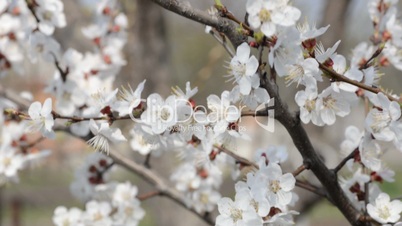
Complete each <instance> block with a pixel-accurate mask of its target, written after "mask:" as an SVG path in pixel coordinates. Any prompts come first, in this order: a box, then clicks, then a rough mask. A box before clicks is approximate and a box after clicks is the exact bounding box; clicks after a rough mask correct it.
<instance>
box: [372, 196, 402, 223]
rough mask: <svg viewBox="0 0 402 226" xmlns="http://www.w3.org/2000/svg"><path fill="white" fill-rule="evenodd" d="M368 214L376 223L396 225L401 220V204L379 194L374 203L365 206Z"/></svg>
mask: <svg viewBox="0 0 402 226" xmlns="http://www.w3.org/2000/svg"><path fill="white" fill-rule="evenodd" d="M367 212H368V214H369V215H370V216H371V217H372V218H373V219H374V220H376V221H377V222H378V223H381V224H386V223H396V222H397V221H398V220H399V218H401V215H400V214H401V212H402V202H401V201H399V200H393V201H391V199H390V198H389V195H388V194H386V193H381V194H380V195H379V196H378V197H377V198H376V199H375V201H374V203H369V204H367Z"/></svg>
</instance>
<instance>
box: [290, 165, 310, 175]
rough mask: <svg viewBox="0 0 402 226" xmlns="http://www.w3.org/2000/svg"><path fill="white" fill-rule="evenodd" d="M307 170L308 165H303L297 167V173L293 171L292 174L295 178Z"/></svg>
mask: <svg viewBox="0 0 402 226" xmlns="http://www.w3.org/2000/svg"><path fill="white" fill-rule="evenodd" d="M306 169H307V167H306V165H305V164H303V165H301V166H299V167H297V169H296V170H295V171H293V173H292V174H293V176H294V177H296V176H297V175H299V174H300V173H302V172H303V171H304V170H306Z"/></svg>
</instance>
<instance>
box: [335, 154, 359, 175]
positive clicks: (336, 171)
mask: <svg viewBox="0 0 402 226" xmlns="http://www.w3.org/2000/svg"><path fill="white" fill-rule="evenodd" d="M358 151H359V150H358V149H357V148H356V149H355V150H353V151H352V152H351V153H350V154H349V155H348V156H346V157H345V158H344V159H342V161H341V162H340V163H339V164H338V165H337V166H336V167H335V168H334V169H333V171H334V172H335V173H338V172H339V171H340V170H341V169H342V168H343V166H345V164H346V163H347V162H348V161H349V160H350V159H353V158H354V157H355V156H356V153H357V152H358Z"/></svg>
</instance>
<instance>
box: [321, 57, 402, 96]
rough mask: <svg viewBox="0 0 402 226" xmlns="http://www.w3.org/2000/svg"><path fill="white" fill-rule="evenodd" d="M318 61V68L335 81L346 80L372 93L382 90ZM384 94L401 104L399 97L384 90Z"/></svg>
mask: <svg viewBox="0 0 402 226" xmlns="http://www.w3.org/2000/svg"><path fill="white" fill-rule="evenodd" d="M317 62H318V61H317ZM318 63H319V67H320V69H321V70H323V71H324V72H326V73H327V74H328V75H329V76H330V77H331V78H333V79H334V80H335V81H340V82H346V83H349V84H352V85H354V86H357V87H359V88H362V89H364V90H367V91H370V92H372V93H379V92H383V91H382V90H381V89H380V88H375V87H372V86H368V85H366V84H364V83H361V82H358V81H356V80H353V79H350V78H348V77H345V76H343V75H341V74H339V73H338V72H336V71H334V70H332V69H330V68H328V67H327V66H325V65H323V64H322V63H320V62H318ZM384 95H386V96H387V97H388V99H389V100H391V101H396V102H398V103H399V104H402V101H401V100H400V99H397V98H395V97H393V96H391V95H389V94H388V93H385V92H384Z"/></svg>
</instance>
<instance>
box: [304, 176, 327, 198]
mask: <svg viewBox="0 0 402 226" xmlns="http://www.w3.org/2000/svg"><path fill="white" fill-rule="evenodd" d="M296 186H297V187H300V188H303V189H305V190H307V191H311V192H312V193H314V194H316V195H319V196H322V197H326V198H328V197H327V195H326V193H325V191H324V190H323V189H322V188H317V187H315V186H314V185H312V184H310V183H306V182H303V181H301V180H296Z"/></svg>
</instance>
